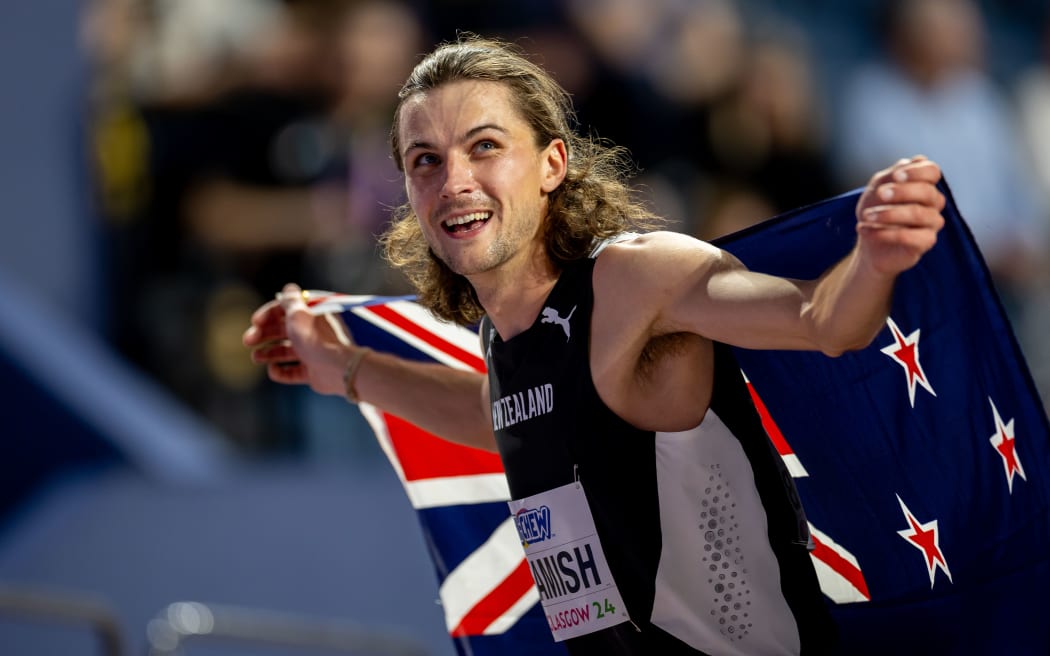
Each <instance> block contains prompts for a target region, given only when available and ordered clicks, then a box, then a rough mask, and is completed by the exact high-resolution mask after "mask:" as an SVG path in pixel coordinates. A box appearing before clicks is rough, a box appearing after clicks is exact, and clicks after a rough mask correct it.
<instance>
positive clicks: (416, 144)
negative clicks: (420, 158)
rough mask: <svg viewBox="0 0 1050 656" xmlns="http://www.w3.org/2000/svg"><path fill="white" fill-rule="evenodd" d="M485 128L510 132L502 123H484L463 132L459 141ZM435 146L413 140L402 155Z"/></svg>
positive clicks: (470, 137) (466, 139)
mask: <svg viewBox="0 0 1050 656" xmlns="http://www.w3.org/2000/svg"><path fill="white" fill-rule="evenodd" d="M485 130H495V131H496V132H499V133H502V134H510V131H509V130H507V128H505V127H503V126H501V125H497V124H495V123H483V124H481V125H478V126H476V127H473V128H471V129H469V130H467V131H466V132H465V133H464V134H463V136H462V137H460V138H459V142H460V143H462V142H464V141H470V140H471V139H472V138H473V137H474V136H475V135H477V134H478V133H479V132H484V131H485ZM433 148H434V145H433V144H432V143H430V142H429V141H411V142H409V143H408V145H407V146H405V149H404V151H403V152H402V153H401V157H402V158H404V157H405V156H406V155H408V154H409V153H410V152H412V151H413V150H416V149H423V150H432V149H433Z"/></svg>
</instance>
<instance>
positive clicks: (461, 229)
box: [441, 212, 492, 235]
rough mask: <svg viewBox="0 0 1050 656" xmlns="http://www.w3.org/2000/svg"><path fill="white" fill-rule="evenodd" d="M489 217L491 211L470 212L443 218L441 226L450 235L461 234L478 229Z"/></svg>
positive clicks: (490, 216)
mask: <svg viewBox="0 0 1050 656" xmlns="http://www.w3.org/2000/svg"><path fill="white" fill-rule="evenodd" d="M491 218H492V212H471V213H470V214H464V215H462V216H454V217H452V218H451V219H445V220H444V221H442V222H441V227H442V228H444V229H445V232H447V233H449V234H450V235H456V234H463V233H467V232H473V231H475V230H480V229H481V227H482V226H484V225H485V224H486V223H487V222H488V220H489V219H491Z"/></svg>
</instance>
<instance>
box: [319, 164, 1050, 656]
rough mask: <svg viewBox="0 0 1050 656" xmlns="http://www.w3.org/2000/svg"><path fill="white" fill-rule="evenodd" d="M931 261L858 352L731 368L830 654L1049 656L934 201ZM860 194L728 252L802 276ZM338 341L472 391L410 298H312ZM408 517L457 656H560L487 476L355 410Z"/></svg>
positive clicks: (996, 429)
mask: <svg viewBox="0 0 1050 656" xmlns="http://www.w3.org/2000/svg"><path fill="white" fill-rule="evenodd" d="M942 190H943V191H945V192H946V194H947V195H948V196H949V202H948V207H947V208H946V209H945V211H944V215H945V218H946V221H947V223H946V226H945V228H944V230H943V231H942V233H941V235H940V238H939V241H938V244H937V246H936V247H935V248H934V249H933V250H932V251H931V252H930V253H929V254H927V256H926V257H925V258H923V260H922V261H921V262H920V263H919V265H918V266H917V267H915V268H914V269H912V270H910V271H908V272H906V273H904V274H902V275H901V276H900V278H899V280H898V283H897V286H896V290H895V294H894V299H893V305H892V308H891V311H890V316H889V319H888V320H887V321H886V325H885V326H884V328H883V330H882V331H881V333H880V334H879V335H878V336H877V337H876V338H875V340H874V341H873V342H872V344H871V345H870V346H869V347H868V348H866V349H864V350H861V351H856V352H851V353H846V354H844V355H842V356H840V357H838V358H829V357H827V356H824V355H822V354H819V353H806V352H784V351H749V350H744V349H737V350H736V352H737V357H738V360H739V363H740V366H741V369H742V371H743V375H744V376H745V377H746V379H747V380H748V383H749V386H750V388H751V391H752V394H753V398H754V399H755V402H756V407H757V408H758V409H759V412H760V415H761V416H762V419H763V423H764V425H765V426H766V430H767V432H768V433H769V435H770V438H771V440H772V441H773V443H774V445H775V446H776V448H777V450H778V451H779V453H780V454H781V456H782V457H783V458H784V460H785V462H786V464H787V468H788V470H789V471H790V472H791V474H792V476H794V477H795V483H796V486H797V487H798V490H799V494H800V495H801V497H802V500H803V503H804V505H805V508H806V512H807V515H808V519H809V522H810V528H811V530H812V535H813V551H812V558H813V562H814V565H815V567H816V569H817V573H818V577H819V579H820V582H821V588H822V589H823V591H824V593H825V595H826V598H827V602H828V604H829V607H830V608H831V611H832V614H833V616H834V617H835V619H836V620H837V622H838V624H839V627H840V634H841V640H842V653H845V654H885V653H896V654H912V653H915V654H919V653H922V654H926V653H938V654H998V653H1003V654H1007V653H1008V654H1013V655H1023V654H1033V655H1035V654H1042V655H1045V654H1050V623H1048V622H1046V620H1045V617H1044V616H1045V615H1046V608H1048V607H1050V604H1048V603H1047V601H1045V599H1046V597H1047V592H1046V591H1048V590H1050V486H1048V482H1047V481H1048V480H1050V479H1048V475H1050V426H1048V422H1047V417H1046V412H1045V410H1044V409H1043V407H1042V405H1041V402H1040V400H1039V397H1038V395H1037V394H1036V391H1035V387H1034V384H1033V382H1032V379H1031V377H1030V376H1029V374H1028V370H1027V367H1026V365H1025V362H1024V359H1023V356H1022V354H1021V352H1020V349H1019V347H1018V344H1017V342H1016V340H1015V339H1014V336H1013V333H1012V332H1011V329H1010V326H1009V324H1008V321H1007V319H1006V315H1005V313H1004V311H1003V308H1002V306H1001V305H1000V303H999V301H998V298H997V296H996V294H995V291H994V287H993V284H992V281H991V278H990V276H989V274H988V271H987V268H986V267H985V265H984V263H983V260H982V259H981V257H980V255H979V253H978V250H977V247H976V245H975V243H974V240H973V238H972V236H971V234H970V232H969V230H968V229H967V227H966V225H965V223H964V222H963V220H962V217H961V216H960V215H959V212H958V210H957V208H956V207H955V204H954V202H953V201H952V200H951V194H950V190H948V188H947V186H946V185H944V184H943V183H942ZM858 194H859V192H853V193H850V194H846V195H843V196H840V197H837V198H833V199H830V200H827V201H825V202H823V203H819V204H817V205H813V206H809V207H806V208H803V209H800V210H797V211H794V212H791V213H788V214H785V215H782V216H780V217H777V218H775V219H772V220H770V221H767V222H765V223H763V224H760V225H758V226H755V227H754V228H751V229H748V230H745V231H743V232H741V233H737V234H735V235H731V236H729V237H727V238H725V239H723V240H720V241H719V245H720V246H722V247H723V248H725V249H727V250H729V251H730V252H732V253H734V254H735V255H736V256H737V257H739V258H740V259H741V260H742V261H743V262H744V263H745V264H746V265H747V266H748V267H749V268H751V269H753V270H756V271H763V272H767V273H772V274H776V275H783V276H788V277H793V278H813V277H816V276H818V275H819V274H820V273H821V272H823V271H824V270H825V269H827V268H828V267H829V266H831V265H832V264H834V263H835V262H836V261H837V260H839V259H840V258H841V257H843V256H844V255H845V254H846V253H847V252H848V251H849V250H850V248H851V247H852V245H853V243H854V241H855V238H856V233H855V227H854V224H855V218H854V207H855V205H856V201H857V197H858ZM315 298H316V301H315V302H314V304H313V311H315V312H330V313H333V315H337V316H339V317H341V318H342V320H343V321H344V322H345V323H346V324H347V326H348V327H349V328H350V330H351V332H352V334H353V336H354V339H355V340H356V341H358V342H359V343H361V344H365V345H368V346H371V347H372V348H375V349H377V350H382V351H390V352H393V353H396V354H399V355H401V356H403V357H406V358H410V359H416V360H423V361H434V362H440V363H443V364H445V365H448V366H451V367H457V368H461V369H468V370H476V371H484V362H483V360H482V358H481V354H480V349H479V343H478V338H477V335H476V334H475V333H474V332H472V331H470V330H467V329H464V328H459V327H456V326H452V325H449V324H447V323H442V322H439V321H437V320H435V319H434V318H433V317H431V316H430V315H429V314H428V313H427V312H426V311H424V310H422V309H421V308H420V307H419V306H417V305H416V304H415V303H413V302H412V300H411V299H410V298H373V297H355V296H343V295H321V296H320V297H317V296H315ZM361 409H362V412H363V413H364V415H365V417H366V418H367V419H368V421H369V423H370V425H371V426H372V428H373V429H374V431H375V433H376V437H377V438H378V440H379V442H380V444H381V445H382V447H383V449H384V451H385V452H386V454H387V456H388V457H389V458H390V462H391V464H392V465H393V467H394V469H395V470H396V471H397V473H398V476H399V477H400V478H401V481H402V482H403V484H404V487H405V491H406V494H407V495H408V497H409V499H410V501H411V503H412V505H413V507H414V508H415V509H416V510H417V512H418V515H419V521H420V524H421V527H422V530H423V535H424V539H425V542H426V544H427V547H428V549H429V551H430V555H431V557H432V558H433V562H434V566H435V570H436V573H437V577H438V581H439V585H440V597H441V603H442V608H443V610H444V613H445V620H446V624H447V626H448V629H449V634H450V636H451V637H452V639H453V640H454V641H455V645H456V648H457V650H458V652H459V653H460V654H461V655H464V656H466V655H476V656H485V655H487V654H499V655H500V656H515V655H518V654H522V655H524V654H534V655H540V656H544V655H546V654H564V653H565V652H564V649H563V647H561V646H560V645H557V644H555V643H554V642H553V641H552V640H551V637H550V631H549V629H548V628H547V622H546V620H545V618H544V616H543V614H542V610H541V607H540V605H539V603H538V599H539V598H538V596H537V594H536V590H535V587H534V586H533V584H532V579H531V575H530V573H529V570H528V567H527V565H526V563H525V560H524V554H523V551H522V548H521V545H520V543H519V542H518V539H517V535H516V532H515V529H514V527H513V525H512V524H511V521H510V516H509V511H508V508H507V505H506V501H507V499H508V498H509V495H508V491H507V485H506V481H505V479H504V477H503V475H502V468H501V465H500V462H499V458H498V457H497V456H496V455H494V454H490V453H486V452H481V451H477V450H474V449H469V448H466V447H460V446H456V445H452V444H449V443H446V442H444V441H442V440H439V439H437V438H435V437H433V436H430V435H427V434H426V433H424V432H423V431H421V430H419V429H418V428H416V427H414V426H412V425H410V424H408V423H406V422H404V421H402V420H400V419H398V418H396V417H393V416H390V415H387V414H385V413H383V412H381V411H379V410H378V409H376V408H374V407H372V406H369V405H368V404H362V406H361Z"/></svg>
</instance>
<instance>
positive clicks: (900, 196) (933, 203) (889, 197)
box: [875, 181, 946, 211]
mask: <svg viewBox="0 0 1050 656" xmlns="http://www.w3.org/2000/svg"><path fill="white" fill-rule="evenodd" d="M875 194H876V196H877V198H878V199H879V200H880V201H882V202H883V203H916V204H919V205H925V206H927V207H932V208H935V209H937V211H940V210H942V209H944V205H945V202H946V201H945V198H944V194H943V193H941V191H940V189H938V188H937V187H936V186H935V185H933V184H931V183H929V182H924V181H920V182H887V183H884V184H881V185H879V187H878V188H877V189H876V190H875Z"/></svg>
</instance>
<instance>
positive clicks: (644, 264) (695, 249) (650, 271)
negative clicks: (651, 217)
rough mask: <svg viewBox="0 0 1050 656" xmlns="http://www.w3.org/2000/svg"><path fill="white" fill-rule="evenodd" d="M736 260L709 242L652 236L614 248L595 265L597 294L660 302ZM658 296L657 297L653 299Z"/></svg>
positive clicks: (671, 235)
mask: <svg viewBox="0 0 1050 656" xmlns="http://www.w3.org/2000/svg"><path fill="white" fill-rule="evenodd" d="M737 264H738V263H737V260H736V258H734V257H733V256H732V255H730V254H729V253H727V252H726V251H724V250H722V249H720V248H718V247H717V246H714V245H713V244H710V243H708V242H705V241H702V240H700V239H696V238H695V237H690V236H689V235H685V234H682V233H677V232H667V231H659V232H650V233H646V234H643V235H639V236H637V237H635V238H634V239H631V240H628V241H622V242H617V243H615V244H611V245H610V246H608V247H607V248H606V249H605V250H603V251H602V253H601V255H600V256H599V257H598V261H597V263H596V264H595V271H594V287H595V292H596V294H604V293H609V294H612V295H614V296H620V297H622V296H624V295H629V294H632V293H637V294H640V295H641V296H642V297H644V298H651V300H653V301H654V302H659V297H660V296H663V295H665V294H675V293H676V292H677V291H679V290H677V289H676V287H677V286H678V285H679V284H682V283H683V282H685V281H690V280H695V279H696V277H697V276H705V275H709V274H710V273H712V272H715V271H719V270H724V269H726V268H733V267H735V266H737ZM654 295H656V297H654Z"/></svg>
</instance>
